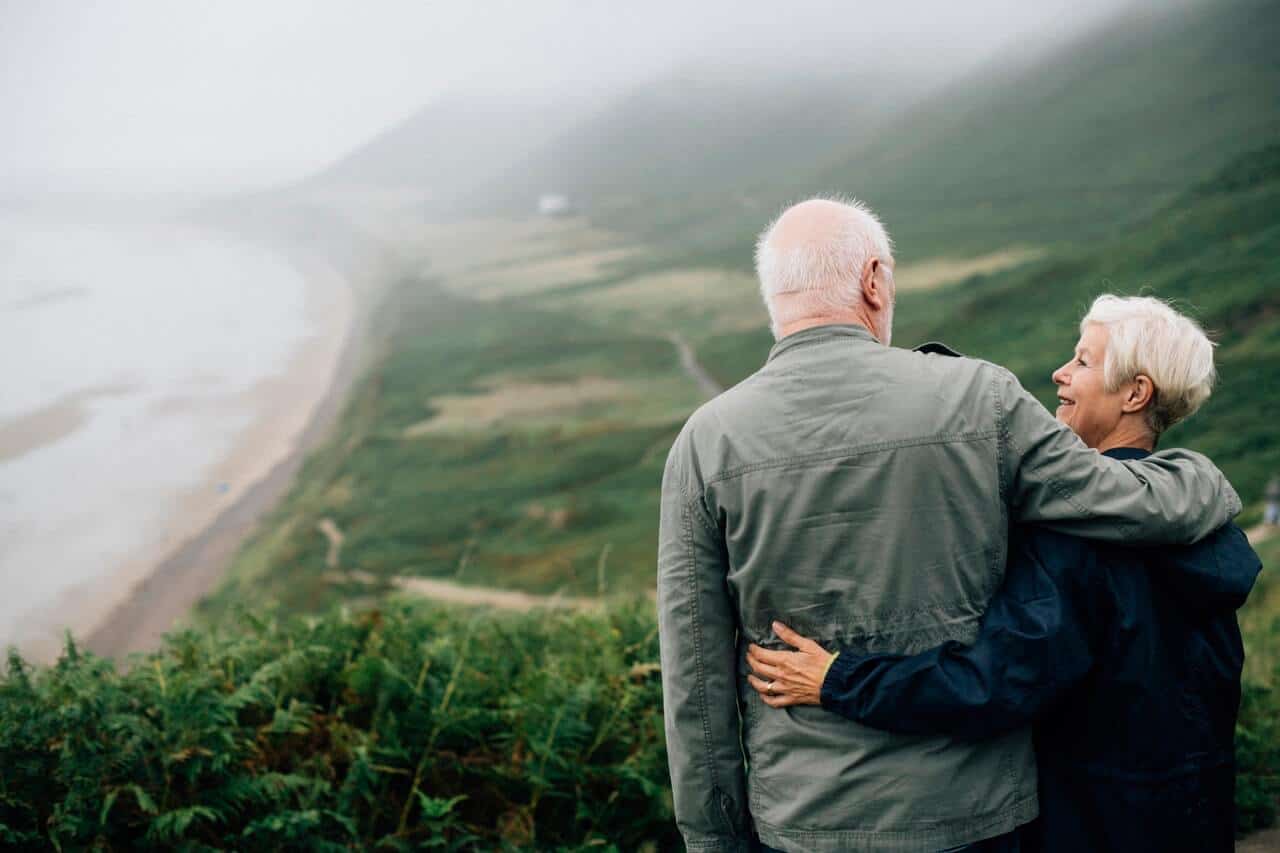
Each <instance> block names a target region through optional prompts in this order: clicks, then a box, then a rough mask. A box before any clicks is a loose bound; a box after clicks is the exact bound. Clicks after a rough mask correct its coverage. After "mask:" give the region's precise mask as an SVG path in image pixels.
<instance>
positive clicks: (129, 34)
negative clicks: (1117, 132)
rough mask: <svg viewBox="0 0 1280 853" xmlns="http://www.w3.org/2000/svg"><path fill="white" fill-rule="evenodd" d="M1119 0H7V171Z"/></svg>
mask: <svg viewBox="0 0 1280 853" xmlns="http://www.w3.org/2000/svg"><path fill="white" fill-rule="evenodd" d="M1118 5H1120V0H1036V2H1034V3H1027V2H1025V0H969V2H967V3H955V2H951V0H933V2H906V1H905V0H903V1H902V2H877V3H870V2H863V1H862V0H859V2H853V0H848V2H840V0H828V2H814V0H799V1H798V2H797V0H789V2H786V3H780V2H776V0H774V2H747V0H708V1H707V2H698V0H646V2H644V3H622V2H603V0H600V2H588V0H525V2H496V1H495V2H485V0H453V2H431V0H417V2H390V0H386V1H385V2H377V0H365V2H302V0H268V2H246V1H245V0H219V2H196V0H185V1H184V0H134V1H133V2H125V0H117V1H116V2H110V0H106V2H95V3H84V2H78V0H0V116H2V117H3V118H2V119H0V122H2V124H0V189H2V188H5V187H8V188H15V187H16V188H19V189H23V190H32V189H39V188H42V187H64V186H77V185H84V186H87V187H89V188H93V189H104V188H105V189H120V188H125V187H135V188H139V189H144V190H179V189H197V190H209V189H238V188H243V187H248V186H256V185H266V184H270V183H272V182H275V181H283V180H289V179H293V178H297V177H301V176H303V175H306V174H308V173H310V172H312V171H315V170H317V169H319V168H321V167H323V166H324V165H326V164H327V163H329V162H331V161H332V160H333V159H335V158H337V157H339V156H341V155H342V154H343V153H344V152H346V151H348V150H350V149H351V148H353V147H355V146H357V145H359V144H360V143H362V142H363V141H365V140H366V139H368V138H369V137H371V136H373V135H374V134H376V133H378V132H379V131H380V130H382V129H384V128H385V127H387V126H388V125H390V124H392V123H393V122H395V121H396V120H397V119H400V118H402V117H404V116H406V115H408V114H410V113H412V112H413V111H414V110H416V109H417V108H418V107H420V106H422V105H423V104H424V103H426V102H428V101H429V100H430V99H431V98H433V97H435V96H438V95H439V94H440V93H442V92H446V91H450V90H453V91H457V90H465V91H486V92H491V93H499V94H504V95H507V96H511V97H518V96H519V95H520V93H521V92H524V91H530V90H543V91H545V90H559V91H569V90H571V89H581V88H583V87H587V86H592V87H607V88H612V89H618V90H622V89H623V88H625V87H628V86H634V85H638V84H640V83H641V82H642V81H644V80H647V79H651V78H653V77H655V76H657V75H659V74H661V73H663V72H664V71H670V70H672V69H676V68H679V67H682V66H687V65H690V64H698V63H704V64H725V63H732V64H734V65H735V66H736V65H741V64H744V63H758V64H771V63H787V64H792V63H794V64H813V65H822V64H824V63H835V62H840V63H849V64H857V63H863V62H865V63H866V64H867V65H881V66H887V67H891V68H906V67H913V66H914V65H916V64H919V65H920V66H921V67H922V69H924V70H927V71H929V72H931V73H935V74H936V73H938V72H939V71H940V70H942V71H944V72H945V71H946V70H953V71H954V72H956V73H958V71H959V70H960V69H963V68H965V67H969V66H972V65H973V64H974V63H975V62H978V61H981V60H982V59H983V58H984V57H988V56H991V55H992V54H995V53H998V52H999V51H1002V50H1007V49H1009V48H1010V46H1013V45H1025V44H1026V43H1028V41H1031V40H1032V39H1033V37H1034V40H1035V41H1041V40H1044V39H1050V38H1061V37H1062V36H1063V34H1064V33H1067V32H1072V31H1076V30H1079V29H1081V28H1083V27H1085V26H1087V25H1089V24H1091V23H1093V22H1095V21H1096V20H1098V19H1099V18H1101V17H1102V16H1104V15H1105V14H1107V13H1108V12H1109V11H1110V10H1111V9H1114V8H1115V7H1117V6H1118ZM859 67H860V66H859Z"/></svg>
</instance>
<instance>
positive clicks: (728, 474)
mask: <svg viewBox="0 0 1280 853" xmlns="http://www.w3.org/2000/svg"><path fill="white" fill-rule="evenodd" d="M997 437H998V431H997V430H995V429H985V430H976V431H973V432H960V433H947V434H943V435H931V436H927V437H924V438H899V439H894V440H892V441H880V442H874V443H872V444H862V445H854V446H852V447H850V446H846V447H841V448H838V449H835V450H822V451H817V452H815V453H801V454H797V455H794V456H781V457H777V458H775V459H765V460H762V461H760V462H750V463H747V464H745V465H739V466H737V467H734V468H729V469H726V470H724V471H721V472H720V473H718V474H714V475H712V476H710V477H708V478H707V483H706V484H707V486H712V485H715V484H716V483H722V482H724V481H726V480H732V479H734V478H736V477H741V476H742V475H744V474H750V473H753V472H755V471H764V470H767V469H770V468H782V467H785V466H787V465H792V464H795V463H797V462H818V461H822V460H825V459H841V458H849V457H853V456H862V455H864V454H868V453H879V452H881V451H885V450H899V449H901V448H904V447H924V446H928V445H931V444H967V443H971V442H975V441H985V440H987V439H991V438H997Z"/></svg>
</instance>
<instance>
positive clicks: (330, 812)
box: [0, 603, 679, 851]
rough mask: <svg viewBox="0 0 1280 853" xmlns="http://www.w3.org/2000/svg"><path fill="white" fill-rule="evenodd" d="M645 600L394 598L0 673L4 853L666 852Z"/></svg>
mask: <svg viewBox="0 0 1280 853" xmlns="http://www.w3.org/2000/svg"><path fill="white" fill-rule="evenodd" d="M656 637H657V630H656V626H655V625H654V623H653V617H652V615H651V614H650V613H649V612H648V610H647V609H644V608H637V607H625V606H624V607H617V608H614V609H612V610H610V611H609V612H608V613H607V614H604V615H601V616H591V617H585V616H583V617H568V616H556V617H547V616H545V615H542V614H538V615H536V616H523V617H518V618H507V619H495V618H483V617H475V616H473V615H472V614H469V613H460V614H459V613H446V612H442V611H439V610H434V609H430V608H424V607H421V606H414V607H411V606H407V605H397V604H394V603H392V604H389V605H388V606H387V607H386V608H385V609H383V610H381V611H374V612H367V613H363V614H361V615H359V616H354V617H352V616H348V615H346V614H344V613H337V612H335V613H331V614H329V615H328V616H327V617H326V618H323V619H313V620H307V621H303V620H301V619H297V618H294V619H287V620H282V621H279V622H277V621H276V620H275V619H263V618H255V617H252V616H244V617H242V618H241V619H239V620H236V622H235V624H228V625H227V627H226V629H225V630H223V631H221V632H218V633H197V632H184V633H180V634H176V635H172V636H171V637H169V639H168V641H167V642H166V644H165V647H164V649H163V650H162V651H161V652H159V653H158V654H154V655H152V656H150V657H148V658H147V659H146V660H135V662H134V663H135V665H134V666H133V667H132V669H130V670H129V672H128V673H127V674H124V675H121V674H119V673H118V672H117V671H116V669H115V666H114V665H113V664H112V662H111V661H109V660H103V659H101V658H96V657H94V656H92V655H88V654H84V653H82V652H81V651H79V650H77V649H76V648H75V646H74V645H69V646H68V647H67V650H66V653H65V654H64V656H63V658H62V659H61V660H60V661H59V662H58V663H57V664H56V665H55V666H52V667H50V668H46V669H41V670H37V671H33V670H32V669H31V668H30V667H28V666H27V665H25V664H23V663H22V661H21V660H19V659H18V658H17V657H16V656H12V657H11V658H10V660H9V666H8V671H7V673H6V674H5V675H3V676H0V767H2V768H4V772H3V773H0V847H4V848H6V849H29V850H45V849H55V848H56V849H59V850H87V849H95V850H174V849H183V850H213V849H230V850H245V851H252V850H261V851H278V850H307V851H310V850H350V849H387V850H410V849H413V850H418V849H434V850H460V849H468V850H495V849H511V848H528V847H537V848H539V849H543V850H555V849H564V850H576V849H584V848H587V847H590V848H591V849H594V850H617V849H646V848H647V849H649V850H659V849H661V850H668V849H672V848H673V846H675V845H677V844H678V843H679V842H678V835H677V834H676V831H675V826H674V824H673V822H672V819H671V806H670V793H669V791H668V790H667V779H668V776H667V768H666V754H665V751H664V748H663V740H662V713H661V686H660V684H659V679H658V676H657V666H656V663H655V661H657V658H658V648H657V639H656Z"/></svg>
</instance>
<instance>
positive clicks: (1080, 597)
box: [821, 533, 1109, 739]
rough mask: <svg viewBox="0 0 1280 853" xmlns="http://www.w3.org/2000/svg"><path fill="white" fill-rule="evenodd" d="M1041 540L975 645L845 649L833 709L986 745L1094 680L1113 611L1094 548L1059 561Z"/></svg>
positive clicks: (1021, 560) (1023, 546)
mask: <svg viewBox="0 0 1280 853" xmlns="http://www.w3.org/2000/svg"><path fill="white" fill-rule="evenodd" d="M1047 535H1049V536H1053V535H1054V534H1047ZM1036 536H1037V534H1035V533H1032V534H1031V535H1030V537H1029V538H1028V539H1027V540H1024V541H1020V542H1019V543H1017V544H1016V547H1015V548H1014V549H1011V559H1010V565H1009V568H1008V571H1007V572H1006V574H1005V582H1004V585H1003V586H1002V587H1001V588H1000V590H999V591H998V592H997V593H996V596H995V598H993V599H992V601H991V605H990V607H989V608H988V610H987V612H986V614H985V615H984V616H983V620H982V626H981V629H980V631H979V633H978V638H977V640H976V641H975V642H974V643H973V645H970V646H966V645H962V644H961V643H957V642H954V641H953V642H949V643H945V644H944V645H941V646H938V647H936V648H934V649H931V650H929V651H925V652H921V653H919V654H916V655H910V656H907V655H890V654H877V655H864V656H858V655H854V654H850V653H849V652H848V650H843V651H841V653H840V654H839V655H838V656H837V657H836V659H835V661H834V662H833V663H832V664H831V668H830V669H829V670H828V671H827V677H826V680H825V681H824V682H823V684H822V694H821V695H822V705H823V707H824V708H826V709H827V710H830V711H834V712H836V713H838V714H840V715H842V716H844V717H847V718H849V719H850V720H853V721H855V722H858V723H863V724H865V725H869V726H873V727H875V728H879V729H885V730H887V731H892V732H898V733H902V734H949V735H952V736H955V737H962V738H972V739H981V738H986V737H991V736H994V735H997V734H1001V733H1004V732H1008V731H1012V730H1014V729H1017V728H1020V727H1022V726H1025V725H1027V724H1028V723H1030V722H1031V720H1032V719H1033V718H1034V717H1035V716H1036V715H1037V714H1039V713H1040V712H1041V711H1043V710H1044V709H1045V708H1046V707H1048V706H1049V705H1051V704H1052V703H1053V702H1054V701H1055V700H1056V699H1057V698H1058V697H1060V696H1061V695H1063V693H1065V692H1066V691H1067V690H1069V689H1070V688H1071V687H1072V686H1074V685H1075V684H1077V683H1079V681H1080V680H1081V679H1082V678H1084V676H1085V675H1086V674H1087V673H1088V672H1089V670H1090V668H1091V667H1092V666H1093V662H1094V660H1095V658H1096V656H1097V654H1098V650H1099V648H1100V645H1101V643H1102V638H1103V637H1104V636H1105V627H1106V626H1105V623H1106V620H1107V618H1108V613H1109V611H1108V610H1107V608H1106V607H1105V606H1104V603H1103V601H1102V598H1103V596H1102V594H1101V590H1103V589H1105V587H1106V584H1105V580H1104V579H1100V578H1099V569H1098V567H1097V566H1096V564H1095V562H1094V557H1093V555H1092V549H1090V548H1088V547H1087V543H1083V542H1080V543H1079V544H1080V545H1082V546H1085V547H1079V548H1069V549H1067V550H1066V552H1065V553H1055V552H1053V550H1052V549H1051V548H1043V547H1041V546H1039V545H1037V543H1036ZM1059 538H1065V537H1059Z"/></svg>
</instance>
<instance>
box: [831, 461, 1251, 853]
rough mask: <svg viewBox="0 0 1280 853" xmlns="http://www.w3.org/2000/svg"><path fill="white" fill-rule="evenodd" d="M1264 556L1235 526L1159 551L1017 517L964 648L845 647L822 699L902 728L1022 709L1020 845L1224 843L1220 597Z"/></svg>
mask: <svg viewBox="0 0 1280 853" xmlns="http://www.w3.org/2000/svg"><path fill="white" fill-rule="evenodd" d="M1107 455H1108V456H1113V457H1117V458H1122V459H1133V458H1140V457H1141V456H1145V455H1146V453H1145V452H1144V451H1140V450H1130V449H1124V450H1115V451H1109V452H1108V454H1107ZM1261 568H1262V566H1261V563H1260V562H1259V560H1258V556H1257V555H1256V554H1255V553H1254V552H1253V549H1252V548H1250V547H1249V543H1248V541H1247V540H1246V538H1245V536H1244V533H1243V532H1242V531H1241V530H1240V529H1239V528H1238V527H1236V526H1235V525H1234V524H1227V525H1225V526H1224V527H1222V528H1220V529H1219V530H1217V531H1216V532H1215V533H1213V534H1211V535H1210V536H1208V537H1206V538H1205V539H1203V540H1201V541H1200V542H1198V543H1196V544H1194V545H1188V546H1181V547H1158V548H1124V547H1118V546H1105V545H1101V544H1099V543H1096V542H1090V541H1087V540H1084V539H1079V538H1074V537H1071V536H1066V535H1064V534H1060V533H1056V532H1053V531H1050V530H1047V529H1043V528H1037V527H1024V528H1021V529H1017V530H1015V531H1014V532H1013V534H1012V536H1011V538H1010V544H1009V563H1008V569H1007V572H1006V575H1005V581H1004V585H1003V587H1002V588H1001V589H1000V591H999V592H998V593H997V594H996V596H995V598H993V599H992V601H991V605H990V607H989V609H988V610H987V613H986V614H985V615H984V617H983V622H982V627H981V631H980V633H979V636H978V639H977V640H976V641H975V642H974V644H973V645H971V646H965V645H962V644H960V643H956V642H951V643H947V644H945V645H942V646H939V647H938V648H935V649H932V650H930V651H927V652H922V653H920V654H917V655H913V656H910V657H906V656H902V655H870V656H858V655H856V654H851V653H849V652H848V651H842V652H841V654H840V655H839V656H838V657H837V658H836V660H835V662H834V663H833V664H832V666H831V668H830V670H828V673H827V677H826V680H825V682H824V683H823V685H822V704H823V706H824V707H825V708H827V709H829V710H831V711H835V712H836V713H839V714H842V715H844V716H846V717H848V718H849V719H851V720H855V721H857V722H859V723H864V724H866V725H870V726H875V727H876V728H881V729H887V730H890V731H895V732H902V733H906V734H924V733H942V734H952V735H956V736H960V737H969V738H985V737H989V736H992V735H995V734H998V733H1001V732H1006V731H1009V730H1011V729H1014V728H1017V727H1019V726H1024V725H1027V724H1028V723H1031V722H1032V721H1033V720H1034V722H1035V728H1034V732H1035V745H1036V759H1037V764H1038V766H1039V784H1040V819H1039V821H1037V822H1036V823H1035V824H1033V825H1032V826H1031V827H1029V828H1028V829H1027V830H1026V835H1027V838H1026V839H1024V841H1025V843H1026V844H1027V846H1028V847H1029V849H1032V850H1048V851H1071V853H1078V851H1085V850H1088V851H1107V850H1115V851H1125V853H1134V852H1135V851H1144V850H1151V851H1157V850H1158V851H1183V850H1185V851H1196V853H1204V852H1205V851H1217V850H1221V851H1230V850H1231V849H1232V847H1233V831H1234V823H1235V821H1234V815H1235V806H1234V789H1235V768H1234V755H1233V736H1234V731H1235V722H1236V715H1237V713H1238V711H1239V706H1240V671H1241V667H1242V666H1243V663H1244V648H1243V646H1242V644H1241V640H1240V629H1239V627H1238V625H1237V623H1236V615H1235V611H1236V609H1237V608H1239V607H1240V606H1241V605H1242V604H1243V603H1244V601H1245V599H1246V598H1247V597H1248V594H1249V590H1250V589H1252V587H1253V582H1254V580H1255V579H1256V578H1257V575H1258V572H1259V570H1260V569H1261Z"/></svg>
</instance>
